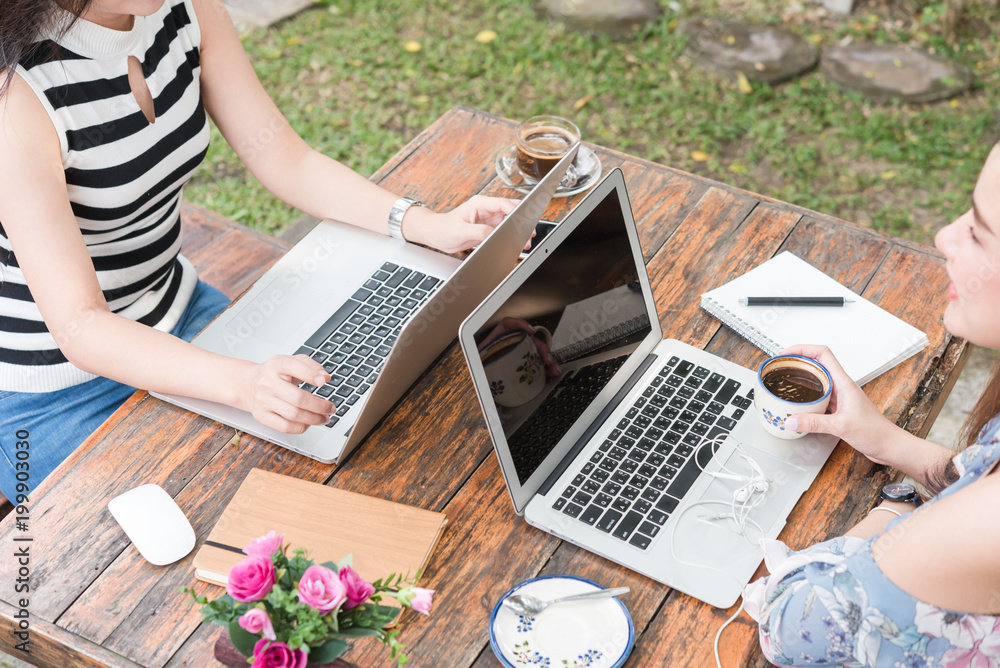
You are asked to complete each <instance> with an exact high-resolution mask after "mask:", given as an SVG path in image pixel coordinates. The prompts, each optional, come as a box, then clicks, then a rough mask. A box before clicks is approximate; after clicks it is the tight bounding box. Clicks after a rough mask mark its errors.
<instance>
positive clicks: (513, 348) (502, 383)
mask: <svg viewBox="0 0 1000 668" xmlns="http://www.w3.org/2000/svg"><path fill="white" fill-rule="evenodd" d="M535 339H538V340H541V341H542V342H543V343H545V345H547V346H551V345H552V334H551V333H550V332H549V330H547V329H545V328H544V327H535V334H534V336H532V335H531V334H529V333H528V332H525V331H521V330H518V331H516V332H508V333H507V334H504V335H503V336H501V337H499V338H498V339H496V340H495V341H491V342H490V343H489V345H487V346H486V347H485V348H483V349H482V350H481V351H480V352H479V356H480V359H482V360H483V368H484V369H485V370H486V379H487V380H489V382H490V391H491V392H492V393H493V401H495V402H496V403H497V404H498V405H500V406H505V407H507V408H516V407H517V406H523V405H524V404H526V403H528V402H529V401H531V400H532V399H534V398H535V397H537V396H538V394H539V393H540V392H541V391H542V388H543V387H545V362H544V361H543V360H542V357H541V355H539V354H538V346H536V345H535ZM486 360H489V362H487V361H486Z"/></svg>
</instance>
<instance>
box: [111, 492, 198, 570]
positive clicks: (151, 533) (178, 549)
mask: <svg viewBox="0 0 1000 668" xmlns="http://www.w3.org/2000/svg"><path fill="white" fill-rule="evenodd" d="M108 510H110V511H111V514H112V515H113V516H114V518H115V519H116V520H118V524H120V525H121V527H122V529H124V530H125V533H126V534H127V535H128V537H129V540H131V541H132V544H133V545H135V547H136V549H137V550H139V554H141V555H142V556H143V558H145V559H146V561H148V562H149V563H151V564H153V565H154V566H166V565H167V564H172V563H174V562H175V561H177V560H178V559H183V558H184V557H185V556H187V555H188V553H190V552H191V550H193V549H194V543H195V538H194V529H192V528H191V523H190V522H188V519H187V517H185V516H184V512H183V511H182V510H181V509H180V507H178V505H177V504H176V503H175V502H174V500H173V499H172V498H170V495H169V494H167V493H166V491H164V489H163V488H162V487H160V486H159V485H152V484H149V485H142V486H140V487H136V488H135V489H130V490H129V491H127V492H125V493H124V494H119V495H118V496H116V497H115V498H113V499H111V501H110V502H108Z"/></svg>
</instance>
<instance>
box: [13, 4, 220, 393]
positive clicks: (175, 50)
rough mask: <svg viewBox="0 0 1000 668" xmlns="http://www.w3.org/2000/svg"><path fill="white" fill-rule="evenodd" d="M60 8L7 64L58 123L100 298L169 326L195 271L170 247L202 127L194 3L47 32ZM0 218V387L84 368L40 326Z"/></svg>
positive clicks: (53, 386)
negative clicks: (135, 72)
mask: <svg viewBox="0 0 1000 668" xmlns="http://www.w3.org/2000/svg"><path fill="white" fill-rule="evenodd" d="M71 18H72V17H71V16H70V15H69V14H67V13H66V12H64V11H62V10H57V11H56V13H55V14H53V16H52V18H51V21H50V22H49V23H48V26H47V27H46V28H44V29H43V30H42V35H41V36H40V38H41V41H40V42H39V43H38V45H37V48H35V49H34V50H32V52H31V53H30V54H29V55H28V56H27V57H25V58H24V59H22V61H21V63H20V66H19V67H18V69H17V71H18V74H20V75H21V76H22V77H23V78H24V79H25V81H27V82H28V84H29V85H30V86H31V87H32V89H33V90H34V91H35V93H36V94H37V95H38V98H39V100H40V101H41V102H42V104H43V105H44V106H45V108H46V110H47V111H48V113H49V116H50V117H51V119H52V122H53V124H54V125H55V127H56V130H57V131H58V133H59V139H60V144H61V148H62V156H63V166H64V168H65V172H66V184H67V191H68V195H69V200H70V204H71V206H72V208H73V213H74V214H75V215H76V218H77V222H78V224H79V226H80V232H81V233H82V234H83V238H84V241H85V242H86V244H87V247H88V249H89V251H90V256H91V258H92V259H93V262H94V269H95V270H96V272H97V277H98V280H99V282H100V285H101V289H102V290H103V292H104V297H105V298H106V299H107V301H108V305H109V306H110V308H111V310H113V311H115V312H116V313H119V314H121V315H123V316H125V317H128V318H130V319H132V320H136V321H138V322H141V323H144V324H146V325H149V326H151V327H155V328H157V329H161V330H167V331H169V330H170V329H173V327H174V326H175V325H176V324H177V322H178V320H179V319H180V316H181V314H182V313H183V311H184V308H185V306H186V305H187V302H188V300H189V298H190V296H191V293H192V292H193V290H194V286H195V284H196V282H197V276H196V274H195V271H194V268H193V267H192V266H191V264H190V263H189V262H188V261H187V260H186V259H185V258H184V257H183V256H181V255H179V252H180V247H181V227H180V202H181V190H182V188H183V185H184V183H185V182H186V181H187V180H188V179H189V178H190V176H191V174H193V173H194V170H195V169H196V168H197V166H198V164H199V163H200V162H201V160H202V159H203V158H204V156H205V152H206V150H207V149H208V138H209V127H208V122H207V118H206V115H205V110H204V107H203V105H202V100H201V93H200V87H199V76H200V72H201V68H200V60H199V56H200V52H199V45H200V43H201V33H200V32H199V29H198V24H197V19H196V16H195V12H194V7H193V6H192V5H191V3H190V0H167V1H166V2H165V3H164V6H163V7H162V8H161V9H160V10H159V11H158V12H157V13H156V14H154V15H152V16H149V17H136V18H135V25H134V27H133V29H132V30H131V31H129V32H123V31H116V30H110V29H107V28H103V27H101V26H98V25H96V24H93V23H90V22H87V21H82V20H77V21H76V22H75V23H74V24H73V26H72V27H71V28H70V30H69V32H68V33H66V34H65V35H64V36H63V37H61V38H59V43H58V44H55V43H54V42H53V41H52V39H51V38H52V37H53V36H55V35H58V32H59V31H58V27H59V25H60V22H62V21H67V20H70V19H71ZM62 25H65V24H62ZM130 55H132V56H135V57H136V58H138V60H139V62H140V63H142V68H143V73H144V75H145V77H146V83H147V84H148V86H149V90H150V93H152V96H153V100H154V110H155V118H156V120H155V122H154V123H152V124H151V123H149V122H148V121H147V120H146V117H145V116H144V115H143V113H142V111H141V110H140V109H139V105H138V103H137V102H136V100H135V98H134V96H133V94H132V90H131V87H130V86H129V82H128V62H127V59H128V56H130ZM2 222H3V221H0V391H2V390H8V391H20V392H49V391H53V390H58V389H62V388H65V387H70V386H72V385H76V384H78V383H82V382H85V381H87V380H90V379H92V378H94V376H93V375H91V374H88V373H86V372H84V371H82V370H81V369H78V368H76V367H74V366H73V365H72V364H70V363H69V362H68V361H67V360H66V358H65V356H63V354H62V352H61V351H60V350H59V345H58V344H59V342H57V341H56V340H55V339H54V338H53V336H52V335H51V334H50V333H49V331H48V330H47V328H46V327H45V323H44V322H43V321H42V317H41V314H40V313H39V311H38V307H37V306H36V305H35V303H34V301H33V300H32V297H31V293H30V291H29V289H28V286H27V285H26V284H25V281H24V277H23V275H22V273H21V270H20V268H19V266H18V264H17V256H16V249H12V248H11V245H10V242H9V241H8V239H7V235H6V232H5V231H4V229H3V225H2ZM53 270H54V271H57V270H58V268H56V267H54V268H53Z"/></svg>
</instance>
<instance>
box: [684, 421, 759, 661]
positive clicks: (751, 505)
mask: <svg viewBox="0 0 1000 668" xmlns="http://www.w3.org/2000/svg"><path fill="white" fill-rule="evenodd" d="M727 436H728V434H719V435H718V436H716V437H715V438H712V439H703V440H702V442H701V443H699V444H698V447H697V448H695V452H694V453H693V456H694V458H695V465H696V466H697V467H698V468H699V469H700V470H701V472H702V473H704V474H705V475H710V476H712V477H714V478H720V479H724V480H735V481H737V482H742V483H743V484H742V485H741V486H740V487H737V488H736V489H735V490H734V491H733V496H732V498H731V499H730V500H729V501H724V500H719V499H706V500H703V501H697V502H695V503H691V504H688V505H687V506H685V508H684V509H683V510H682V511H681V512H680V514H679V515H677V516H676V517H675V518H674V523H673V525H672V526H671V528H670V556H672V557H673V559H674V561H675V562H676V563H678V564H681V565H684V566H694V567H695V568H703V569H705V570H709V571H714V572H716V573H722V574H723V575H726V576H727V577H730V578H732V579H733V580H734V581H735V582H736V586H737V587H739V588H740V592H741V593H740V599H741V600H740V605H739V607H738V608H737V609H736V612H735V613H733V616H732V617H730V618H729V619H727V620H726V621H725V623H724V624H723V625H722V626H720V627H719V630H718V632H717V633H716V634H715V644H714V649H715V664H716V666H717V667H718V668H722V658H721V657H720V656H719V639H720V638H721V637H722V631H723V630H724V629H725V628H726V627H727V626H729V624H731V623H732V622H733V621H734V620H735V619H736V618H737V617H738V616H739V615H740V613H741V612H743V604H744V601H743V600H742V597H743V594H742V591H743V583H742V582H741V581H740V580H739V579H738V578H737V577H736V576H735V575H733V574H732V573H729V572H728V571H724V570H722V569H719V568H715V567H714V566H707V565H705V564H699V563H695V562H692V561H686V560H684V559H681V558H680V557H678V556H677V551H676V549H675V548H676V545H677V541H676V540H674V539H675V537H676V535H677V526H678V525H679V524H680V523H681V520H682V519H683V517H684V514H685V513H687V512H688V511H689V510H691V509H692V508H696V507H698V506H703V505H712V504H715V505H728V506H729V513H728V514H727V513H715V514H713V515H702V516H699V517H698V521H700V522H704V523H706V524H711V520H722V519H728V520H732V521H733V522H734V523H735V524H736V528H737V531H736V533H738V534H739V535H740V536H742V537H743V539H744V540H746V541H748V542H750V543H751V544H756V543H755V541H752V540H750V537H749V536H747V525H748V524H749V525H751V526H753V527H754V528H756V529H757V531H758V532H759V533H760V535H761V536H763V535H764V530H763V529H762V528H761V526H760V525H759V524H757V523H756V522H754V521H753V520H752V519H750V513H751V512H752V511H753V510H754V509H756V508H758V507H759V506H760V505H761V504H763V503H764V500H765V496H766V494H767V492H768V490H769V489H770V486H771V480H770V479H769V478H768V477H767V475H766V474H765V473H764V471H763V469H761V468H760V465H759V464H757V462H756V461H754V459H753V458H752V457H750V456H749V455H748V454H747V453H746V450H744V448H743V444H742V443H737V444H736V449H737V451H738V452H739V454H740V458H741V459H743V461H745V462H746V463H747V465H748V466H749V467H750V471H751V473H750V475H745V474H743V473H740V472H738V471H734V470H733V469H731V468H729V467H727V466H726V464H725V463H722V462H719V471H706V470H705V469H704V467H702V465H701V463H700V462H699V461H698V450H700V449H701V448H703V447H705V446H706V445H710V446H711V445H718V444H721V442H722V440H725V438H726V437H727ZM713 454H714V453H713ZM738 497H741V498H738ZM737 504H739V506H738V507H737Z"/></svg>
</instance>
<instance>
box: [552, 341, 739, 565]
mask: <svg viewBox="0 0 1000 668" xmlns="http://www.w3.org/2000/svg"><path fill="white" fill-rule="evenodd" d="M740 390H741V385H740V383H739V382H737V381H735V380H732V379H730V378H726V377H725V376H723V375H721V374H719V373H712V372H710V371H709V370H708V369H706V368H705V367H703V366H697V365H695V364H694V363H692V362H689V361H687V360H681V359H679V358H677V357H671V358H670V360H669V361H668V362H667V363H666V365H665V366H664V367H663V369H661V370H660V372H659V374H657V376H656V377H655V378H653V379H652V381H651V382H650V384H649V386H648V387H647V388H646V389H645V390H644V391H643V393H642V396H640V397H639V398H637V399H636V400H635V403H634V404H633V405H632V407H631V408H629V410H628V412H627V413H626V415H625V417H623V418H622V419H621V420H620V421H619V422H618V424H617V425H616V427H615V429H614V430H613V431H612V432H611V433H610V434H609V435H608V438H607V439H605V441H604V442H603V443H602V444H601V446H600V448H599V449H598V451H596V452H595V453H594V454H593V456H591V458H590V460H589V461H587V463H586V464H584V465H583V467H582V468H581V469H580V471H579V473H578V474H577V475H576V477H575V478H574V479H573V481H572V483H571V484H570V485H569V486H568V487H567V488H566V489H565V490H564V491H563V493H562V495H561V496H560V497H559V498H558V499H557V500H556V502H555V503H554V504H553V506H552V507H553V508H554V509H556V510H561V511H562V512H563V513H565V514H566V515H569V516H570V517H572V518H575V519H577V520H579V521H581V522H583V523H585V524H588V525H590V526H595V527H597V528H598V529H600V530H601V531H604V532H605V533H610V534H611V535H612V536H614V537H615V538H618V539H620V540H623V541H628V542H629V544H631V545H634V546H635V547H637V548H639V549H642V550H645V549H646V548H647V547H649V545H650V543H651V542H652V540H653V538H655V537H656V535H657V534H658V533H659V531H660V528H661V527H662V526H663V525H664V523H665V522H666V521H667V518H669V517H670V514H671V513H673V512H674V510H676V509H677V506H678V505H679V504H680V500H681V499H683V498H684V495H685V494H687V492H688V490H689V489H690V488H691V486H692V485H693V484H694V481H695V480H696V479H697V478H698V476H699V475H700V473H701V470H702V469H703V468H704V467H705V466H707V465H708V463H709V461H711V458H712V456H713V455H714V454H715V451H716V450H717V449H718V446H715V447H704V448H698V446H699V445H700V444H701V443H702V442H704V441H705V440H710V439H713V438H716V437H717V436H719V435H720V434H728V433H729V432H730V431H732V429H733V428H734V427H735V426H736V425H737V422H738V421H739V420H740V419H741V418H742V417H743V416H744V414H745V411H746V409H747V408H749V407H750V403H751V400H752V399H753V389H752V388H748V389H745V390H744V391H743V392H742V393H741V392H740ZM696 452H697V458H696V457H694V456H693V455H694V454H695V453H696Z"/></svg>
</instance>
